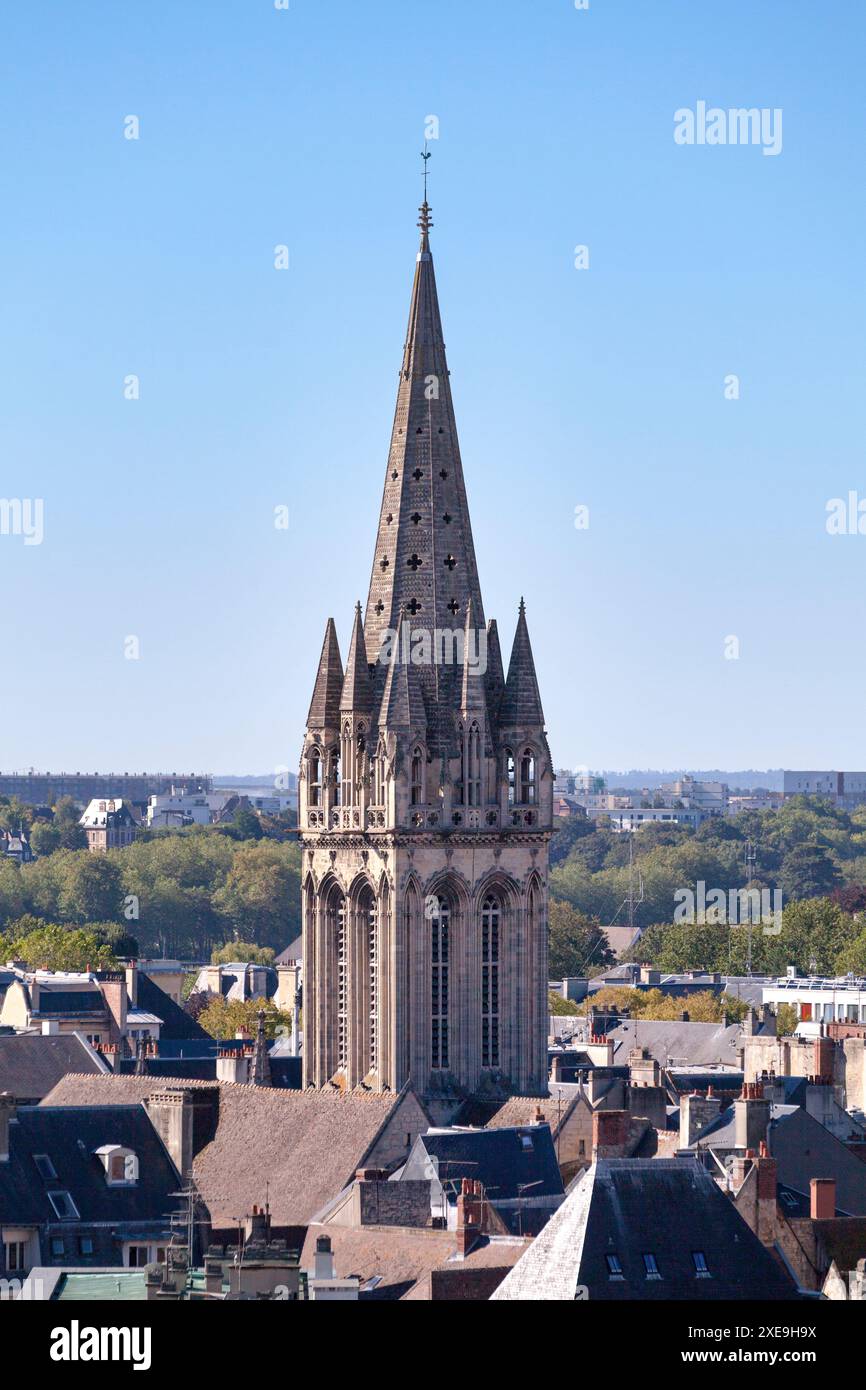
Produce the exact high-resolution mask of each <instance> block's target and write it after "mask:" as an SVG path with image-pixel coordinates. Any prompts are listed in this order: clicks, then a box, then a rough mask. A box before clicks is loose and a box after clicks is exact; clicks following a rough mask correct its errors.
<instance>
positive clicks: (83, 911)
mask: <svg viewBox="0 0 866 1390" xmlns="http://www.w3.org/2000/svg"><path fill="white" fill-rule="evenodd" d="M59 905H60V911H61V914H62V916H63V918H64V919H65V920H66V921H67V922H108V921H118V920H121V913H122V911H123V885H122V879H121V873H120V866H119V865H118V863H117V862H116V857H115V856H111V855H107V854H89V853H88V854H81V855H77V854H76V855H73V856H72V858H71V860H70V862H69V865H68V871H67V874H66V876H65V881H64V883H63V886H62V888H61V891H60V904H59Z"/></svg>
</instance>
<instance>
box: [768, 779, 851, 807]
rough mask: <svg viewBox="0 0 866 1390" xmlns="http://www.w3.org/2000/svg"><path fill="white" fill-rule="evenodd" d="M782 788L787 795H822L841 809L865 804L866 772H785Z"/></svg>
mask: <svg viewBox="0 0 866 1390" xmlns="http://www.w3.org/2000/svg"><path fill="white" fill-rule="evenodd" d="M783 790H784V794H785V797H786V798H787V797H789V796H823V797H827V798H828V800H830V801H832V802H833V804H834V805H835V806H838V807H839V808H840V810H843V811H853V810H855V808H856V807H857V806H863V805H866V772H786V773H785V774H784V782H783Z"/></svg>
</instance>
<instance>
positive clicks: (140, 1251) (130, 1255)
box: [126, 1245, 150, 1269]
mask: <svg viewBox="0 0 866 1390" xmlns="http://www.w3.org/2000/svg"><path fill="white" fill-rule="evenodd" d="M147 1256H148V1247H147V1246H146V1245H130V1246H129V1248H128V1250H127V1256H126V1258H127V1264H128V1267H129V1268H130V1269H143V1268H144V1266H145V1265H146V1264H149V1263H150V1262H149V1260H148V1258H147Z"/></svg>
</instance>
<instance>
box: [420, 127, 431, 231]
mask: <svg viewBox="0 0 866 1390" xmlns="http://www.w3.org/2000/svg"><path fill="white" fill-rule="evenodd" d="M431 153H432V151H430V150H428V149H427V141H426V140H425V141H424V149H423V150H422V151H421V158H422V159H423V161H424V166H423V168H424V202H423V203H422V204H421V207H420V208H419V209H418V211H419V212H420V214H421V217H420V219H419V222H418V226H419V227H420V228H421V236H422V238H423V240H424V241H425V242H426V240H427V235H428V233H429V231H430V228H431V227H432V226H433V219H432V217H431V216H430V204H429V203H428V202H427V161H428V159H429V158H430V155H431Z"/></svg>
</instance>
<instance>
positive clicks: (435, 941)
mask: <svg viewBox="0 0 866 1390" xmlns="http://www.w3.org/2000/svg"><path fill="white" fill-rule="evenodd" d="M450 930H451V907H450V904H449V903H448V900H447V899H446V898H437V899H436V901H435V903H434V905H433V913H432V916H431V918H430V967H431V968H430V1022H431V1032H432V1055H431V1064H432V1066H433V1067H434V1069H436V1070H444V1069H445V1068H447V1066H448V950H449V936H450Z"/></svg>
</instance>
